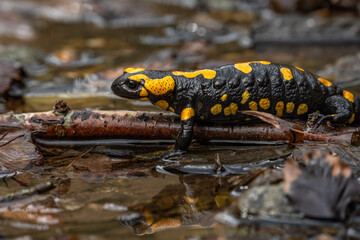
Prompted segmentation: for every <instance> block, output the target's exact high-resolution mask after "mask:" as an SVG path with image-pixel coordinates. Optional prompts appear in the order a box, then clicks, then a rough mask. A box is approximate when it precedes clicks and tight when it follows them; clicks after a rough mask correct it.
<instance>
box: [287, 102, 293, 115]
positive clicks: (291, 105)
mask: <svg viewBox="0 0 360 240" xmlns="http://www.w3.org/2000/svg"><path fill="white" fill-rule="evenodd" d="M294 108H295V104H294V103H293V102H288V103H287V104H286V112H287V113H292V111H294Z"/></svg>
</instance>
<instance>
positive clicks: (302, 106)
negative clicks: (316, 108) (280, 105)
mask: <svg viewBox="0 0 360 240" xmlns="http://www.w3.org/2000/svg"><path fill="white" fill-rule="evenodd" d="M307 111H308V106H307V105H306V104H305V103H302V104H300V105H299V107H298V109H297V114H298V115H301V114H304V113H307Z"/></svg>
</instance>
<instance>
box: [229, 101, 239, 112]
mask: <svg viewBox="0 0 360 240" xmlns="http://www.w3.org/2000/svg"><path fill="white" fill-rule="evenodd" d="M237 110H238V105H237V104H235V103H231V104H230V111H231V114H232V115H236V113H237Z"/></svg>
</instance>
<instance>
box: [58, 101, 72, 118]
mask: <svg viewBox="0 0 360 240" xmlns="http://www.w3.org/2000/svg"><path fill="white" fill-rule="evenodd" d="M70 110H71V109H70V107H69V106H68V105H67V104H66V102H65V101H64V100H62V99H61V100H58V101H56V103H55V106H54V114H55V115H58V114H62V115H66V114H67V113H68V112H69V111H70Z"/></svg>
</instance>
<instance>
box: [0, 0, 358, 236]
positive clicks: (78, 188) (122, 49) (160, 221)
mask: <svg viewBox="0 0 360 240" xmlns="http://www.w3.org/2000/svg"><path fill="white" fill-rule="evenodd" d="M29 2H36V1H29ZM38 2H41V1H38ZM104 2H105V1H104ZM130 2H131V1H130ZM139 2H140V5H136V4H139ZM158 2H161V1H158ZM175 2H176V1H175ZM230 2H231V1H230ZM65 5H66V4H65ZM220 5H221V4H220ZM39 6H41V5H39ZM126 6H127V7H129V6H130V8H131V9H133V11H130V13H126V11H123V10H122V11H120V12H122V13H123V14H124V16H125V17H124V19H125V20H124V21H125V22H126V19H127V18H126V14H129V15H130V16H131V17H134V18H135V19H136V18H138V19H142V17H147V16H149V19H152V20H154V19H155V20H156V19H158V18H160V17H163V16H167V15H175V19H176V20H174V21H173V22H171V21H170V22H169V23H166V21H165V20H164V21H165V23H163V22H162V21H160V23H162V24H163V25H161V24H158V25H156V24H154V26H151V25H150V26H134V25H136V24H135V23H134V20H133V19H130V20H129V19H128V20H127V21H128V25H127V26H125V27H124V26H123V27H111V26H105V27H103V26H98V25H96V24H93V23H89V22H85V23H84V22H82V21H79V22H75V23H64V22H62V21H53V20H49V19H42V18H34V17H31V14H30V15H29V14H28V15H27V14H23V13H21V11H17V12H16V11H15V12H14V14H15V13H16V15H19V16H23V17H24V16H27V17H24V18H25V20H26V21H25V22H26V23H28V24H29V25H31V26H33V28H34V31H35V33H36V38H34V39H30V40H21V39H17V38H14V37H9V36H2V35H0V44H2V45H4V46H5V48H6V49H7V50H8V51H10V50H9V49H10V47H7V46H10V45H11V46H13V45H15V46H16V47H15V49H14V50H11V54H10V53H8V55H5V54H3V56H6V57H7V59H15V58H16V60H17V62H19V63H22V64H23V65H24V67H25V70H27V72H28V77H27V79H26V80H25V85H26V88H25V90H24V91H25V92H24V98H23V103H22V104H20V105H18V104H17V105H11V106H10V107H9V110H15V111H17V112H36V111H49V110H51V109H52V107H53V105H54V103H55V101H56V100H58V99H60V98H61V99H64V100H65V101H66V102H67V103H68V104H69V106H70V107H71V108H72V109H84V108H90V109H104V110H109V109H119V110H121V109H125V110H151V111H160V110H159V109H157V108H155V107H153V106H151V105H150V104H148V103H144V102H136V101H135V102H134V101H129V100H124V99H118V98H117V97H115V96H114V95H113V94H112V93H111V92H110V88H109V86H110V84H111V82H112V79H114V76H117V75H116V72H117V71H119V74H120V72H121V71H123V69H124V68H125V67H129V66H132V65H135V66H137V67H140V66H145V67H150V68H156V69H162V70H169V69H173V68H178V69H188V68H191V69H194V68H201V67H216V66H220V65H223V64H230V63H234V62H241V61H248V60H268V61H272V62H282V63H288V64H292V65H296V66H299V67H302V68H305V69H306V70H310V71H314V72H316V71H318V70H320V69H321V68H323V67H324V66H325V65H326V64H330V63H334V62H335V60H336V59H338V58H340V57H343V56H346V55H351V54H354V53H356V52H358V51H359V50H360V45H357V44H351V45H341V44H340V45H336V46H334V45H326V46H324V44H320V45H293V44H289V45H287V44H284V45H272V44H269V45H267V44H258V45H257V44H255V45H254V46H253V47H250V48H247V47H244V45H241V44H239V43H238V42H237V41H236V40H234V41H229V42H224V43H219V41H220V40H219V39H218V38H216V37H218V36H223V35H225V34H224V33H222V32H221V31H220V30H221V29H222V28H225V29H230V30H229V32H230V33H232V32H237V30H239V32H241V31H240V30H244V29H245V30H250V24H249V23H251V22H252V21H255V19H256V18H253V17H252V16H249V17H248V19H246V18H245V17H244V16H246V14H244V16H243V17H244V18H245V19H244V20H239V22H236V21H235V20H234V19H235V17H234V19H232V20H228V21H225V20H223V19H221V18H216V17H214V16H212V15H211V14H209V15H210V16H211V17H209V16H205V17H204V16H203V15H204V12H202V11H199V10H196V9H195V10H194V9H193V10H191V9H188V8H183V7H179V6H177V5H175V6H174V5H167V4H159V3H154V2H153V1H149V3H146V1H137V2H136V3H130V5H126ZM149 6H151V7H149ZM124 7H125V6H124ZM137 8H138V9H137ZM30 9H31V8H30ZM0 10H3V11H5V10H4V9H0ZM216 11H218V10H214V11H213V12H214V13H213V14H214V15H216ZM115 12H116V11H115ZM220 12H221V11H220ZM145 13H146V14H145ZM225 13H226V11H225ZM230 14H234V12H232V11H229V15H230ZM205 15H206V14H205ZM29 16H30V17H29ZM119 16H122V15H119ZM107 17H108V19H111V17H113V16H111V14H110V15H109V16H107ZM149 19H148V20H145V21H143V22H145V23H147V22H151V21H150V20H149ZM194 19H195V20H194ZM203 19H205V20H203ZM211 19H212V20H213V21H214V22H211V23H210V20H211ZM92 21H95V20H94V19H93V20H92ZM234 21H235V22H234ZM109 22H110V20H109ZM195 22H196V23H197V25H196V26H197V27H196V29H197V30H196V31H198V30H199V27H203V28H204V29H206V30H207V32H208V33H211V34H212V35H210V36H209V37H207V38H206V40H204V39H205V37H203V36H201V35H202V32H201V31H200V30H199V31H198V32H195V33H196V34H195V37H194V35H191V36H190V37H189V39H187V38H185V39H182V38H180V37H183V36H185V35H186V34H188V33H189V34H190V33H191V34H192V33H194V28H195V25H194V23H195ZM216 24H220V27H218V28H217V27H216ZM145 25H146V24H145ZM155 25H156V26H155ZM171 29H172V30H171ZM174 29H175V30H179V31H180V30H181V31H184V32H185V33H180V34H175V33H173V31H174ZM184 29H185V30H184ZM166 31H167V32H168V34H170V37H169V39H166V41H169V44H167V45H163V46H159V45H155V44H153V45H148V44H146V43H144V41H143V40H142V39H144V36H152V37H158V36H164V35H165V36H166ZM219 32H220V33H219ZM171 33H173V34H174V38H175V40H176V41H175V40H174V38H171V36H173V35H171ZM240 36H241V34H240V35H239V38H240ZM249 36H251V34H249ZM249 36H247V37H249ZM230 37H231V36H230ZM147 39H149V38H147ZM178 39H180V40H178ZM214 39H215V40H214ZM246 39H247V38H244V39H242V40H243V41H245V40H246ZM225 40H226V39H225ZM225 40H224V39H222V41H225ZM159 41H160V40H157V42H159ZM171 41H174V42H173V43H172V44H170V43H171ZM155 42H156V41H155ZM325 42H326V41H324V43H325ZM16 54H19V56H20V57H16V56H14V55H16ZM73 55H74V58H75V59H77V60H79V59H80V60H82V61H78V62H76V63H74V62H72V63H71V61H70V63H66V61H65V63H64V62H63V63H61V64H60V65H57V64H56V62H54V61H52V60H51V57H53V56H60V59H67V58H68V57H69V56H70V58H72V56H73ZM6 57H5V58H6ZM49 59H50V60H49ZM60 62H61V61H60ZM119 69H120V70H119ZM121 69H122V70H121ZM99 72H101V73H103V74H102V75H101V74H100V75H96V76H97V77H95V78H93V74H99ZM114 72H115V73H114ZM359 86H360V85H356V86H353V87H352V89H353V90H354V93H360V91H359V90H358V89H360V88H359ZM36 141H37V144H38V145H39V147H40V149H41V150H42V152H43V153H44V156H45V164H44V165H43V166H34V167H32V168H30V169H27V170H23V171H21V172H19V173H18V174H17V175H16V176H14V178H15V179H16V181H15V180H14V179H13V178H10V177H6V178H4V181H3V182H2V183H0V195H5V194H8V193H13V192H16V191H19V190H22V189H24V188H26V186H28V187H31V186H35V185H36V184H39V183H43V182H46V181H52V182H54V183H55V184H56V186H57V187H56V188H55V189H54V190H52V191H51V192H50V193H49V194H44V195H38V196H34V197H31V198H28V199H26V200H21V201H18V202H16V203H13V204H11V205H6V204H4V205H0V237H4V238H15V237H29V238H30V239H47V238H51V237H58V238H64V239H70V238H79V239H89V238H93V239H109V238H114V239H115V238H116V239H119V238H126V239H223V238H226V237H227V238H229V239H232V238H234V239H235V238H236V239H239V238H240V239H242V238H243V239H247V238H250V237H251V238H256V239H269V237H271V238H274V239H275V238H276V239H279V238H287V237H289V238H291V237H294V238H299V239H306V238H307V237H309V236H315V235H317V234H320V233H328V234H333V233H336V232H337V231H338V229H337V228H336V227H333V228H332V227H329V229H325V230H324V229H320V230H319V229H317V228H315V230H314V229H312V228H311V227H309V228H306V229H305V230H304V231H303V229H302V228H300V227H299V228H297V227H291V226H288V227H285V228H283V227H282V225H281V224H278V225H277V224H274V225H270V226H268V225H266V224H265V225H259V226H256V225H252V224H251V223H250V224H248V225H244V226H243V227H239V228H233V227H229V226H226V225H223V224H220V223H218V222H217V221H216V220H215V215H216V214H217V213H219V212H221V211H223V210H224V209H227V207H228V206H229V205H230V204H231V203H232V202H233V200H234V195H236V192H235V193H234V192H233V190H234V189H235V188H239V186H243V189H246V188H247V183H248V178H251V177H252V176H257V174H260V173H259V172H261V171H263V170H264V169H281V168H282V167H283V162H284V156H287V155H288V154H290V153H291V152H292V151H293V150H294V148H293V146H288V145H281V144H277V145H276V144H275V145H273V144H271V145H269V146H267V145H260V146H259V145H256V144H254V143H239V142H237V143H229V142H226V143H224V142H222V143H219V142H213V143H210V144H209V145H201V144H199V143H194V144H193V145H192V147H191V149H190V151H189V153H188V154H186V155H184V156H181V158H180V160H177V161H174V162H164V161H161V160H159V159H158V158H156V156H158V155H159V154H161V153H163V151H165V150H169V149H171V148H172V142H169V141H135V140H125V141H124V140H122V141H116V140H108V141H96V140H95V142H94V141H88V142H85V141H84V142H76V141H75V142H74V141H73V142H66V141H63V142H61V141H49V140H44V139H37V140H36ZM94 145H96V147H92V146H94ZM88 150H90V153H88V154H85V155H84V156H82V157H79V156H81V155H82V154H83V153H84V152H86V151H88ZM216 154H218V156H219V159H220V162H221V164H222V166H223V168H222V170H221V171H220V170H219V168H218V166H217V165H216V164H215V160H214V159H215V158H216ZM224 169H225V170H224ZM10 175H11V174H10ZM237 194H239V193H237ZM250 221H251V219H250ZM140 235H142V236H140Z"/></svg>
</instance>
